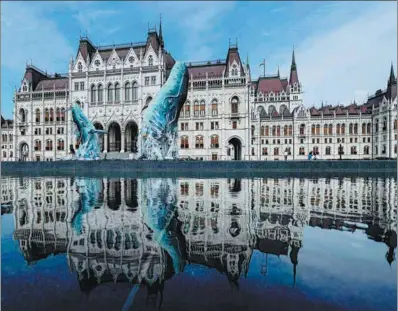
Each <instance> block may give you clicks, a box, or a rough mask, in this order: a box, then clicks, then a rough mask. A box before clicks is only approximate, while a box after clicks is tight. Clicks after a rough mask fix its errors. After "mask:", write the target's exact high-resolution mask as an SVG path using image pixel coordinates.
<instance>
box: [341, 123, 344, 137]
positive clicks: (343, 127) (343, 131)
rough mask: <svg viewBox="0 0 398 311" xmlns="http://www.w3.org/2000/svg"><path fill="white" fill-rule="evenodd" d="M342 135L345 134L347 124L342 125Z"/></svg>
mask: <svg viewBox="0 0 398 311" xmlns="http://www.w3.org/2000/svg"><path fill="white" fill-rule="evenodd" d="M341 134H343V135H344V134H345V124H344V123H343V124H342V125H341Z"/></svg>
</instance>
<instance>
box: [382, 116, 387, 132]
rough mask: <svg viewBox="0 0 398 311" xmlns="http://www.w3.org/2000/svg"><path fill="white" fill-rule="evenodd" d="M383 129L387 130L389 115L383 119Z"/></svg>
mask: <svg viewBox="0 0 398 311" xmlns="http://www.w3.org/2000/svg"><path fill="white" fill-rule="evenodd" d="M383 131H387V117H384V119H383Z"/></svg>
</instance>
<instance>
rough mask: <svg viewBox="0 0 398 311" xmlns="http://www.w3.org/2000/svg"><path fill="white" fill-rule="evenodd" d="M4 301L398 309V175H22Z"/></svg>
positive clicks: (14, 181) (13, 187) (10, 213)
mask: <svg viewBox="0 0 398 311" xmlns="http://www.w3.org/2000/svg"><path fill="white" fill-rule="evenodd" d="M1 183H2V184H1V185H2V189H1V192H2V201H1V202H2V205H1V208H2V268H1V269H2V270H1V273H2V309H3V310H206V311H207V310H224V309H226V310H264V309H267V310H358V311H359V310H360V311H366V310H381V311H383V310H396V309H397V265H396V260H395V251H396V245H397V234H396V225H397V223H396V221H397V201H396V200H397V199H396V198H397V182H396V179H394V178H354V177H352V178H336V179H333V178H317V179H299V178H277V179H258V178H256V179H170V178H163V179H156V178H152V179H126V178H110V179H108V178H69V177H68V178H56V177H40V178H22V177H21V178H11V177H5V178H2V179H1Z"/></svg>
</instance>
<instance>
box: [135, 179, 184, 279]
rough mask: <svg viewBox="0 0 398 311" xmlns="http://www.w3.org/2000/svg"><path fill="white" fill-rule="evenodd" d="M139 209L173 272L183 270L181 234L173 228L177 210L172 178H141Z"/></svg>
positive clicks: (174, 185) (175, 188)
mask: <svg viewBox="0 0 398 311" xmlns="http://www.w3.org/2000/svg"><path fill="white" fill-rule="evenodd" d="M142 185H143V187H142V190H143V191H142V198H141V210H142V214H143V216H144V223H145V224H146V225H147V226H148V227H149V228H150V229H151V230H152V231H153V237H154V240H155V241H156V242H157V243H158V244H159V246H161V247H162V248H163V249H164V250H165V251H166V252H167V253H168V254H169V256H170V258H171V260H172V262H173V268H174V272H175V273H180V272H181V271H183V269H184V266H185V259H184V255H185V254H183V253H182V252H181V249H182V247H181V245H180V244H181V243H182V239H183V238H182V236H178V234H177V231H178V230H173V229H172V227H173V224H172V223H173V221H174V220H175V218H176V212H177V185H176V181H175V180H173V179H169V178H168V179H165V178H162V179H158V178H147V179H142Z"/></svg>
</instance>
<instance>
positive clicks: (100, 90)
mask: <svg viewBox="0 0 398 311" xmlns="http://www.w3.org/2000/svg"><path fill="white" fill-rule="evenodd" d="M103 101H104V88H103V87H102V84H99V85H98V103H99V104H102V102H103Z"/></svg>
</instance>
